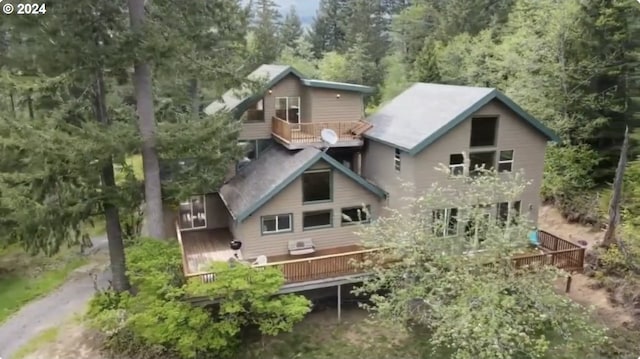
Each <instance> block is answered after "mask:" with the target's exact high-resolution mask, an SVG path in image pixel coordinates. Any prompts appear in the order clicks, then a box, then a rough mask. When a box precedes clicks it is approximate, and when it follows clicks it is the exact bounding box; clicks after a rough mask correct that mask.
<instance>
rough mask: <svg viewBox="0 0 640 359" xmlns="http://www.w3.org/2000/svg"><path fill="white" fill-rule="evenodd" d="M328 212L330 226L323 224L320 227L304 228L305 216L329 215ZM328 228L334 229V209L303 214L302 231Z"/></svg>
mask: <svg viewBox="0 0 640 359" xmlns="http://www.w3.org/2000/svg"><path fill="white" fill-rule="evenodd" d="M327 212H329V224H323V225H320V226H312V227H305V226H304V216H305V215H306V214H317V213H327ZM326 228H333V209H319V210H315V211H307V212H302V231H313V230H316V229H326Z"/></svg>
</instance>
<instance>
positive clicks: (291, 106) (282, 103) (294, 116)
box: [276, 97, 300, 123]
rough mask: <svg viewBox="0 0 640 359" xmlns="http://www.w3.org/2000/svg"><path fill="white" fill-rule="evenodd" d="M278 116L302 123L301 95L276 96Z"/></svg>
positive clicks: (288, 120) (290, 121) (291, 121)
mask: <svg viewBox="0 0 640 359" xmlns="http://www.w3.org/2000/svg"><path fill="white" fill-rule="evenodd" d="M276 117H278V118H280V119H283V120H285V121H287V122H289V123H300V97H276Z"/></svg>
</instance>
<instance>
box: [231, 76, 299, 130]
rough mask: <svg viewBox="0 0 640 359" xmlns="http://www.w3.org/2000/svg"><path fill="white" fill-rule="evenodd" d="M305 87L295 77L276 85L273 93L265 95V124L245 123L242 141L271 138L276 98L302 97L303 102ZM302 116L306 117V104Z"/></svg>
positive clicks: (288, 77) (286, 78)
mask: <svg viewBox="0 0 640 359" xmlns="http://www.w3.org/2000/svg"><path fill="white" fill-rule="evenodd" d="M302 90H303V87H302V84H301V83H300V79H298V78H297V77H296V76H294V75H289V76H287V77H285V78H284V79H282V80H281V81H280V82H278V83H277V84H275V85H274V86H273V87H272V88H271V91H272V93H268V92H267V93H265V95H264V98H263V100H264V103H263V105H264V118H265V121H264V122H244V123H243V124H242V131H241V132H240V140H258V139H268V138H271V118H272V117H273V116H274V115H275V114H276V97H300V101H301V102H302V97H303V96H302V94H303V91H302ZM301 112H302V116H303V117H304V116H305V113H304V112H305V108H304V104H303V105H302V106H301Z"/></svg>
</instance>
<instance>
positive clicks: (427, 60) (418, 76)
mask: <svg viewBox="0 0 640 359" xmlns="http://www.w3.org/2000/svg"><path fill="white" fill-rule="evenodd" d="M411 80H413V81H417V82H438V81H440V71H439V70H438V59H437V54H436V47H435V44H434V42H433V41H432V40H431V39H429V38H427V39H426V40H425V42H424V46H423V47H422V51H420V53H419V54H418V57H417V58H416V60H415V61H414V62H413V66H412V68H411Z"/></svg>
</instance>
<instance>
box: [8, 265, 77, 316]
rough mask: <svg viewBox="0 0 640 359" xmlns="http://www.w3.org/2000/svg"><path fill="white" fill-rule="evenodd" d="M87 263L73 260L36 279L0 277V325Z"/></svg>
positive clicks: (12, 276) (15, 276)
mask: <svg viewBox="0 0 640 359" xmlns="http://www.w3.org/2000/svg"><path fill="white" fill-rule="evenodd" d="M86 263H87V259H86V258H80V257H78V258H75V259H72V260H71V261H69V262H67V263H65V264H64V266H62V267H61V268H57V269H54V270H51V271H46V272H43V273H42V274H40V275H38V276H36V277H25V276H20V275H9V276H6V277H5V276H3V277H0V303H2V305H1V306H0V323H2V322H4V321H5V320H7V318H8V317H9V316H10V315H11V314H13V313H15V312H16V311H18V310H19V309H20V308H21V307H22V306H23V305H25V304H27V303H28V302H30V301H31V300H33V299H35V298H38V297H40V296H42V295H44V294H47V293H49V292H51V291H52V290H54V289H56V288H57V287H59V286H60V285H61V284H62V283H64V281H65V280H66V279H67V277H68V276H69V274H70V273H71V272H72V271H73V270H74V269H76V268H78V267H80V266H82V265H83V264H86Z"/></svg>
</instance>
